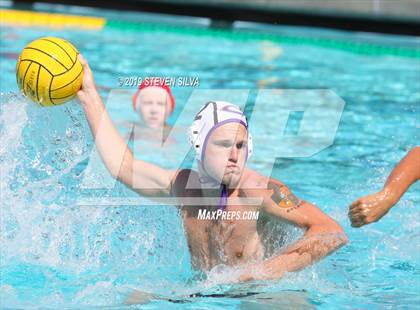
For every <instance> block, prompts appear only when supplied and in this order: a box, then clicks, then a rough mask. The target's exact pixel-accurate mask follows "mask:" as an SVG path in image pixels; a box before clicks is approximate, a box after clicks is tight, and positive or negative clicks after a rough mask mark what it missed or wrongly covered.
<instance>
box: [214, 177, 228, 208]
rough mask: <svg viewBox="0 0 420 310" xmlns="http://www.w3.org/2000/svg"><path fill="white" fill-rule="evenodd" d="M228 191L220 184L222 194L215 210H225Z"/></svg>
mask: <svg viewBox="0 0 420 310" xmlns="http://www.w3.org/2000/svg"><path fill="white" fill-rule="evenodd" d="M227 198H228V191H227V188H226V185H225V184H222V193H221V194H220V200H219V205H218V206H217V209H221V210H223V211H224V210H225V209H226V205H227Z"/></svg>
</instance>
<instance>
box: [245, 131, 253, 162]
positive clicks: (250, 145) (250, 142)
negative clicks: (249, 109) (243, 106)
mask: <svg viewBox="0 0 420 310" xmlns="http://www.w3.org/2000/svg"><path fill="white" fill-rule="evenodd" d="M253 150H254V146H253V144H252V136H251V133H250V132H249V131H248V156H247V158H246V160H248V159H249V158H250V157H251V156H252V152H253Z"/></svg>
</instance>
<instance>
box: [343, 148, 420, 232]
mask: <svg viewBox="0 0 420 310" xmlns="http://www.w3.org/2000/svg"><path fill="white" fill-rule="evenodd" d="M419 178H420V147H419V146H417V147H415V148H413V149H412V150H411V151H410V152H408V154H407V155H406V156H405V157H404V158H403V159H402V160H401V161H400V162H399V163H398V164H397V166H396V167H395V168H394V170H392V172H391V174H390V175H389V177H388V179H387V180H386V183H385V185H384V187H383V188H382V190H381V191H379V192H377V193H374V194H371V195H367V196H364V197H362V198H359V199H357V200H356V201H354V202H353V203H352V204H351V206H350V209H349V218H350V221H351V225H352V226H353V227H361V226H363V225H366V224H370V223H373V222H376V221H379V220H380V219H381V218H382V217H383V216H384V215H385V214H387V213H388V211H389V210H391V208H392V207H393V206H394V205H395V204H396V203H397V202H398V201H399V200H400V198H401V196H402V195H403V194H404V193H405V192H406V191H407V190H408V188H409V187H410V185H411V184H413V183H415V182H416V181H417V180H418V179H419Z"/></svg>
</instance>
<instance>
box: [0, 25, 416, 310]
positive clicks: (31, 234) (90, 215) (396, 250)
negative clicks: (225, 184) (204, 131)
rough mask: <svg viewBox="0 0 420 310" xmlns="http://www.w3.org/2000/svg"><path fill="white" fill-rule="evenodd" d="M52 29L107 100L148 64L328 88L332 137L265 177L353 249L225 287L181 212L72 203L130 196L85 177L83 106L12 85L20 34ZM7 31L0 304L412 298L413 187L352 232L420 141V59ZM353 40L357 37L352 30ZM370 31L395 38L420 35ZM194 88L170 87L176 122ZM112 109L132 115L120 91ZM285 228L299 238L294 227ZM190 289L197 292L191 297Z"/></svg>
mask: <svg viewBox="0 0 420 310" xmlns="http://www.w3.org/2000/svg"><path fill="white" fill-rule="evenodd" d="M279 28H280V29H281V27H279ZM295 31H297V32H299V33H300V34H302V35H305V33H306V32H310V34H311V36H317V34H318V33H319V35H321V33H322V31H320V30H314V29H306V28H302V29H300V30H295ZM331 33H332V34H335V35H336V36H341V35H342V33H340V32H329V35H331ZM46 35H52V36H60V37H63V38H65V39H67V40H70V41H71V42H73V43H74V44H75V45H76V46H77V47H78V49H79V50H80V51H81V52H82V54H83V55H84V56H85V58H87V59H88V60H89V62H90V64H91V67H92V70H93V72H94V76H95V79H96V83H97V85H98V86H99V89H100V92H101V94H102V96H103V97H104V98H106V96H107V95H108V94H109V90H110V89H118V88H120V87H119V85H118V78H119V77H127V76H138V75H142V76H152V75H155V74H158V75H163V76H198V77H199V79H200V86H199V87H200V88H203V89H205V88H227V89H252V90H255V89H258V87H260V86H264V87H267V88H281V89H287V88H293V89H318V88H319V89H331V90H333V91H334V92H335V93H336V94H338V95H339V96H340V97H342V98H343V99H344V101H345V107H344V111H343V114H342V117H341V121H340V124H339V128H338V131H337V135H336V137H335V140H334V144H333V145H332V146H330V147H329V148H327V149H325V150H323V151H321V152H319V153H317V154H315V155H314V156H311V157H309V158H293V159H286V158H283V159H282V158H279V159H277V161H276V165H275V170H274V172H273V175H274V176H275V177H277V178H279V179H281V180H282V181H283V182H285V183H286V184H288V185H289V186H290V187H291V188H292V190H293V191H294V192H295V193H296V194H297V195H298V196H300V197H302V198H304V199H306V200H308V201H311V202H314V203H316V204H317V205H318V206H319V207H320V208H321V209H322V210H323V211H324V212H326V213H327V214H329V215H330V216H332V217H333V218H334V219H336V220H337V221H338V222H339V223H340V224H341V225H342V226H343V227H344V229H345V230H346V233H347V234H348V237H349V240H350V242H349V244H348V245H347V246H345V247H344V248H341V249H340V250H339V251H337V252H336V253H334V254H333V255H331V256H329V257H328V258H326V259H324V260H322V261H321V262H319V263H317V264H316V265H314V266H312V267H309V268H306V269H305V270H303V271H301V272H299V273H293V274H288V275H286V276H285V277H284V278H283V279H281V280H279V281H274V282H266V283H251V284H241V285H239V284H236V285H226V284H223V283H225V282H226V280H227V279H229V274H230V273H231V272H234V271H232V270H222V271H220V270H215V271H213V272H212V273H211V274H210V275H208V277H207V279H197V275H196V274H195V272H194V271H193V270H192V268H191V266H190V261H189V259H190V257H189V253H188V247H187V244H186V241H185V237H184V233H183V228H182V223H181V220H180V217H179V214H178V213H177V211H176V209H175V208H173V207H170V206H150V207H144V206H143V207H138V206H132V205H127V206H126V205H120V206H114V207H108V208H105V207H100V206H81V205H79V204H78V202H79V201H80V199H82V198H86V197H88V198H89V197H104V196H109V197H127V199H128V198H130V197H136V196H135V194H133V193H132V192H130V191H129V190H127V189H125V188H124V187H123V186H122V185H121V184H117V185H116V186H115V188H112V189H94V190H92V189H86V188H83V187H82V186H81V184H82V181H83V176H84V171H85V169H86V167H87V162H88V160H89V156H90V155H91V151H92V147H93V141H92V137H91V133H90V130H89V128H88V125H87V123H86V120H85V117H84V115H83V111H82V109H81V107H80V106H79V104H78V103H77V102H76V101H74V102H71V103H68V104H65V105H63V106H60V107H55V108H51V109H41V108H39V107H37V106H36V105H35V104H33V103H30V102H27V101H26V100H25V99H24V98H23V97H22V96H21V95H20V94H19V92H18V90H17V86H16V82H15V71H14V70H15V61H16V55H17V54H18V53H19V52H20V50H21V49H22V48H23V47H24V46H25V45H26V44H27V43H28V42H29V41H31V40H33V39H34V38H37V37H40V36H46ZM0 36H1V50H0V51H1V54H0V57H1V58H0V60H1V68H2V71H3V74H2V75H1V76H0V87H1V103H0V108H1V114H0V128H1V140H0V145H1V148H0V165H1V187H0V190H1V220H0V221H1V222H0V223H1V226H0V227H1V256H0V259H1V266H0V268H1V283H0V303H1V307H4V308H22V307H40V308H62V307H63V306H64V305H65V306H66V307H73V308H86V307H89V306H100V307H116V308H121V307H122V304H123V302H124V300H125V298H126V296H127V294H129V292H130V291H131V290H132V289H133V288H136V289H138V290H141V291H146V292H149V293H152V294H155V295H158V296H160V297H161V299H159V298H155V299H153V300H152V301H150V303H148V304H147V305H144V306H143V307H144V308H146V309H161V308H164V309H178V308H182V309H225V308H227V307H228V308H231V309H270V308H272V309H277V308H279V307H282V308H293V309H296V308H302V309H306V308H320V309H337V308H345V309H347V308H351V309H354V308H356V309H368V308H369V309H383V308H401V309H409V308H416V307H418V305H419V302H420V298H419V291H420V249H419V242H420V238H419V226H420V220H419V218H420V217H419V209H418V206H419V202H420V197H419V185H420V184H416V185H414V186H413V187H412V188H411V189H410V190H409V191H408V192H407V193H406V195H405V196H404V197H403V198H402V199H401V201H400V202H399V203H398V205H397V206H396V207H395V208H394V209H393V210H391V212H390V213H389V214H388V215H387V216H386V217H385V218H383V219H382V220H381V221H380V222H379V223H376V224H373V225H369V226H366V227H364V228H362V229H353V228H351V226H350V225H349V221H348V219H347V210H348V205H349V204H350V203H351V202H352V201H353V200H354V199H356V198H358V197H360V196H361V195H365V194H367V193H370V192H373V191H377V190H379V189H380V188H381V186H382V184H383V183H384V181H385V180H386V177H387V176H388V174H389V173H390V171H391V169H392V167H393V166H394V164H395V163H396V162H397V161H399V160H400V159H401V158H402V157H403V156H404V154H405V153H406V151H408V150H409V149H410V148H411V147H413V146H415V145H417V144H418V141H419V133H420V131H419V125H420V124H419V109H420V106H419V101H420V88H419V85H420V84H419V79H420V62H419V59H417V58H405V57H397V56H374V55H358V54H353V53H348V52H345V51H340V50H334V49H328V48H321V47H316V46H310V45H305V44H303V45H300V44H293V43H290V44H279V43H276V42H270V41H258V40H242V41H241V40H230V39H228V38H223V37H217V38H216V37H212V36H194V35H191V34H182V33H168V32H159V31H153V32H141V31H123V30H115V29H107V28H105V29H104V30H103V31H101V32H96V31H76V30H74V31H73V30H72V31H70V30H66V31H54V30H51V29H41V28H38V29H37V28H18V27H2V31H1V33H0ZM346 38H347V39H349V40H353V42H355V43H357V42H358V40H359V38H358V36H357V35H356V34H355V35H347V34H346ZM371 38H372V39H373V40H374V41H375V42H376V43H378V42H379V43H381V42H384V44H385V43H386V44H388V45H390V44H393V45H396V46H398V45H399V44H400V43H399V42H401V44H407V42H408V43H409V44H410V45H411V46H415V45H418V42H419V41H418V38H403V37H392V40H391V37H390V36H383V35H371ZM390 40H391V41H392V42H391V43H390ZM192 90H193V89H192V88H191V87H175V88H174V89H173V92H174V95H175V97H176V98H177V107H176V110H175V113H174V115H173V116H172V117H171V120H170V122H171V123H173V122H174V121H175V120H176V117H177V116H178V115H179V113H180V111H181V110H182V106H183V104H185V102H186V101H187V99H188V97H189V95H190V94H191V92H192ZM127 91H130V92H133V91H134V90H133V89H127ZM266 111H267V120H271V119H272V118H274V117H275V113H274V112H275V111H276V106H275V104H271V105H269V106H267V107H266ZM114 112H115V113H116V114H118V116H119V117H122V118H123V117H125V118H127V119H132V118H133V114H132V110H131V102H130V101H128V100H127V102H121V108H120V110H118V111H114ZM182 125H187V123H185V124H182ZM258 134H261V135H264V134H268V133H267V132H265V133H264V132H260V133H258ZM182 138H183V136H182V135H180V137H179V139H182ZM254 147H255V148H258V145H255V146H254ZM258 156H260V157H258V158H256V159H255V160H256V162H257V164H259V165H261V166H264V163H265V162H266V157H265V156H269V150H268V151H267V153H266V154H264V153H263V154H261V153H260V155H258ZM150 159H151V160H152V159H153V158H150ZM104 178H109V176H106V175H105V177H104ZM101 181H105V180H101ZM289 234H290V238H292V237H293V236H294V235H296V231H295V230H292V231H291V232H290V233H289ZM197 292H199V293H200V294H201V295H199V296H198V297H188V296H189V295H190V294H193V293H197ZM250 293H258V294H255V295H254V294H250ZM223 294H225V295H226V296H225V297H223V296H221V295H223ZM204 295H205V296H204ZM247 295H249V296H247ZM206 296H207V297H206ZM165 298H166V299H165ZM168 298H170V299H171V301H168V300H167V299H168Z"/></svg>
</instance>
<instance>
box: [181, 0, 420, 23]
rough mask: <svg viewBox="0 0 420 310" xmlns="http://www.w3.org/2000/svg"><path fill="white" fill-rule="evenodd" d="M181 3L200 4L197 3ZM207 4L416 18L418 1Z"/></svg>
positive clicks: (233, 0)
mask: <svg viewBox="0 0 420 310" xmlns="http://www.w3.org/2000/svg"><path fill="white" fill-rule="evenodd" d="M183 2H191V3H202V2H203V1H201V0H189V1H183ZM206 2H207V3H213V4H223V5H242V6H243V5H246V6H252V7H260V8H261V7H265V8H268V9H283V10H297V11H305V12H310V11H312V12H314V13H329V14H331V13H337V14H356V15H365V16H366V15H367V16H370V17H378V18H381V17H384V18H409V19H420V0H207V1H206Z"/></svg>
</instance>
